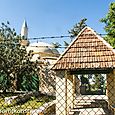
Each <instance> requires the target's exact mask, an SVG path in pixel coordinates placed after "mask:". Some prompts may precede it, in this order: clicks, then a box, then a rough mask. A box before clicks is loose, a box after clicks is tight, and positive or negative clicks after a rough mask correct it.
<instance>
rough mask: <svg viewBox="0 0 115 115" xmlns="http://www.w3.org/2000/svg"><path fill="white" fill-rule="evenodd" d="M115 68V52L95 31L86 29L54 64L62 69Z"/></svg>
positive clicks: (56, 67) (58, 68) (54, 67)
mask: <svg viewBox="0 0 115 115" xmlns="http://www.w3.org/2000/svg"><path fill="white" fill-rule="evenodd" d="M95 68H97V69H106V68H115V50H114V49H113V48H112V47H111V46H110V45H109V44H108V43H107V42H106V41H105V40H104V39H103V38H102V37H101V36H99V35H98V34H97V33H96V32H95V31H94V30H93V29H91V28H90V27H85V28H84V29H83V30H82V31H81V32H80V33H79V34H78V36H77V37H76V38H75V39H74V40H73V42H72V43H71V44H70V45H69V46H68V48H67V49H66V50H65V52H64V53H63V54H62V55H61V56H60V57H59V59H58V60H57V62H56V63H55V64H54V66H53V68H52V69H54V70H61V69H64V70H65V69H68V70H69V69H70V70H77V69H82V70H83V69H95Z"/></svg>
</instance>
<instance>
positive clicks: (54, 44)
mask: <svg viewBox="0 0 115 115" xmlns="http://www.w3.org/2000/svg"><path fill="white" fill-rule="evenodd" d="M52 45H53V46H54V48H59V47H60V46H61V44H60V43H58V42H55V43H54V42H53V43H52Z"/></svg>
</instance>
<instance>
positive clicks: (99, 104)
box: [70, 95, 109, 115]
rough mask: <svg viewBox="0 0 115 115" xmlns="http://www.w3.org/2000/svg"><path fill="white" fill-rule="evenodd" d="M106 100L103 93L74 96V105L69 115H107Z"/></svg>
mask: <svg viewBox="0 0 115 115" xmlns="http://www.w3.org/2000/svg"><path fill="white" fill-rule="evenodd" d="M107 100H108V98H107V96H105V95H80V96H76V99H75V107H74V109H72V110H71V112H70V115H109V114H108V113H109V110H108V109H107ZM73 113H74V114H73Z"/></svg>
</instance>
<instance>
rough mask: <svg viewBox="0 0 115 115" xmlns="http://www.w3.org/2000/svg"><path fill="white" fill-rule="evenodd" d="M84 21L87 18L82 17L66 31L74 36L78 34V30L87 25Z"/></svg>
mask: <svg viewBox="0 0 115 115" xmlns="http://www.w3.org/2000/svg"><path fill="white" fill-rule="evenodd" d="M86 21H87V19H86V18H84V19H82V20H81V21H80V22H79V23H77V24H75V26H74V27H73V28H72V29H71V30H70V31H68V32H69V34H70V35H71V36H72V37H76V36H77V35H78V34H79V32H80V31H81V30H82V29H83V28H84V27H86V26H87V25H86Z"/></svg>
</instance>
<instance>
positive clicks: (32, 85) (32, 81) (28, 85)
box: [20, 74, 39, 91]
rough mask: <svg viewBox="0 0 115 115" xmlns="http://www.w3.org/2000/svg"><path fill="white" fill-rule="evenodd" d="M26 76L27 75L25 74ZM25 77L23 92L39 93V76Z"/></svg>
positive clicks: (22, 86)
mask: <svg viewBox="0 0 115 115" xmlns="http://www.w3.org/2000/svg"><path fill="white" fill-rule="evenodd" d="M25 75H26V74H25ZM25 75H23V76H22V82H21V85H20V90H23V91H38V90H39V87H38V86H39V79H38V76H37V75H28V76H27V75H26V76H25Z"/></svg>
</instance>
